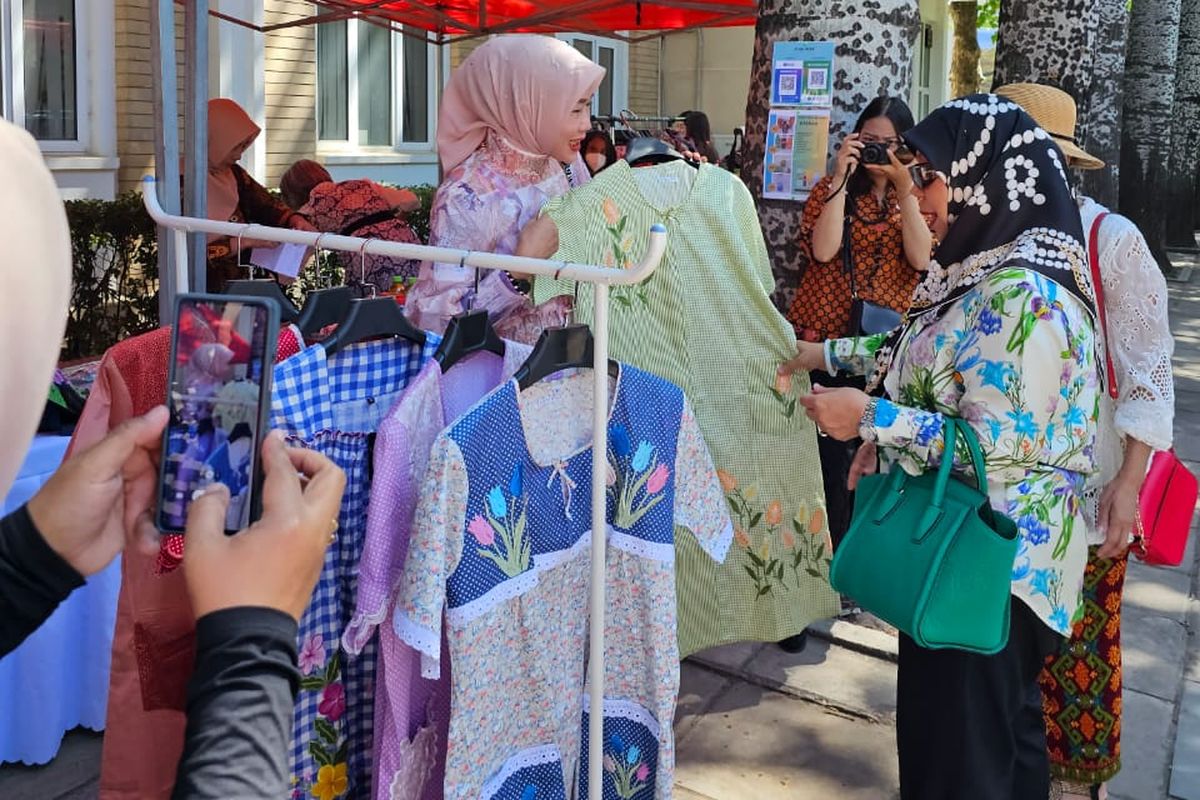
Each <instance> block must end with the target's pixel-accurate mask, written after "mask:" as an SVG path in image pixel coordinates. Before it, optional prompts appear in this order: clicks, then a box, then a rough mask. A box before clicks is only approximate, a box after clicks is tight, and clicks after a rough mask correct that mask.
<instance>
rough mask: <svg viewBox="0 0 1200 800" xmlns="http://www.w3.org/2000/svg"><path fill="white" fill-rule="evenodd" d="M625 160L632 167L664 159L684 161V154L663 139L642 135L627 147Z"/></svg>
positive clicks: (656, 162) (660, 161) (659, 162)
mask: <svg viewBox="0 0 1200 800" xmlns="http://www.w3.org/2000/svg"><path fill="white" fill-rule="evenodd" d="M625 160H626V161H628V162H629V165H630V166H631V167H641V166H646V165H647V164H661V163H663V162H664V161H682V160H683V155H682V154H681V153H680V152H679V151H678V150H676V149H675V148H674V147H671V145H669V144H667V143H666V142H664V141H662V140H661V139H655V138H653V137H650V136H641V137H639V138H637V139H634V140H633V141H631V142H630V143H629V145H628V147H626V148H625Z"/></svg>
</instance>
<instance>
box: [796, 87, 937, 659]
mask: <svg viewBox="0 0 1200 800" xmlns="http://www.w3.org/2000/svg"><path fill="white" fill-rule="evenodd" d="M912 126H913V117H912V112H911V111H909V109H908V106H907V105H905V103H904V101H903V100H901V99H900V98H898V97H877V98H875V100H873V101H872V102H871V104H870V105H868V106H867V107H866V109H865V110H864V111H863V112H862V115H861V116H859V118H858V123H857V124H856V125H855V126H854V132H853V133H851V134H850V135H848V136H847V137H846V138H845V140H843V142H842V144H841V147H839V148H838V154H837V159H836V161H835V162H834V169H833V172H832V173H831V174H829V175H827V176H825V177H824V178H822V179H821V180H820V182H818V183H817V185H816V186H815V187H814V188H813V191H812V194H811V195H809V198H808V202H807V204H806V205H805V207H804V217H803V219H802V220H801V223H800V242H799V246H800V254H801V261H802V271H801V275H800V285H799V286H798V287H797V290H796V297H795V300H794V301H793V302H792V305H791V308H790V309H789V310H788V319H789V320H790V321H791V322H792V324H793V325H794V326H795V328H796V335H797V337H798V338H800V339H802V340H804V341H810V342H821V341H824V340H826V339H837V338H839V337H842V336H855V335H858V334H860V333H868V334H870V333H881V332H883V331H885V330H890V329H891V328H893V327H895V326H896V325H898V324H899V323H900V315H901V314H902V313H903V312H904V311H905V310H907V309H908V303H909V299H910V298H911V297H912V293H913V290H914V289H915V288H916V286H917V282H918V280H919V278H920V275H921V273H922V272H924V271H925V269H926V268H927V267H928V266H929V257H930V254H931V253H932V251H933V248H934V247H935V246H936V245H937V241H938V236H939V235H940V234H943V233H945V231H946V218H945V214H944V212H942V213H941V214H939V213H938V212H936V211H933V210H932V209H937V208H941V209H945V207H946V184H945V183H944V181H943V179H942V178H940V177H939V176H938V174H937V172H936V171H934V170H933V168H932V167H930V166H929V165H928V164H921V165H918V166H911V167H910V166H906V165H905V164H903V163H902V162H901V161H900V159H899V158H898V157H897V155H898V154H897V149H898V148H899V147H900V146H901V141H900V135H901V134H902V133H904V132H905V131H907V130H908V129H909V128H911V127H912ZM905 152H906V151H901V155H903V154H904V153H905ZM924 208H928V209H931V210H930V211H928V212H926V211H924V210H923V209H924ZM810 377H811V378H812V380H813V382H814V383H817V384H820V385H822V386H826V387H834V386H855V387H857V388H862V386H863V380H862V379H861V378H858V377H853V378H845V377H840V378H839V377H835V376H831V375H829V374H827V373H825V372H823V371H820V370H817V371H815V372H813V373H812V374H811V376H810ZM817 443H818V445H819V448H820V453H821V468H822V471H823V472H824V477H825V498H826V504H827V506H828V508H827V511H828V513H829V531H830V535H831V536H832V537H833V542H834V546H835V547H836V546H837V543H838V542H839V541H840V540H841V537H842V535H843V534H844V533H845V532H846V527H847V526H848V525H849V522H850V509H851V495H850V491H849V489H847V486H846V482H847V477H848V475H849V472H850V463H851V460H852V458H853V456H854V453H855V450H856V449H857V442H838V441H835V440H833V439H829V438H826V437H821V438H820V439H819V440H818V442H817ZM781 645H782V646H783V647H784V649H786V650H792V651H795V650H798V649H800V648H801V647H802V646H803V642H802V640H800V639H794V640H785V641H784V642H782V643H781Z"/></svg>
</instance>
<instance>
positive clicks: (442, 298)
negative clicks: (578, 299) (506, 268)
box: [406, 34, 604, 343]
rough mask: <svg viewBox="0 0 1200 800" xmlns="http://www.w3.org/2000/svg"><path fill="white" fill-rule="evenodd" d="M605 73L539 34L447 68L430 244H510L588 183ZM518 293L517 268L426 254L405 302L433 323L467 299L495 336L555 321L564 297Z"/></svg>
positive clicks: (492, 43) (496, 249)
mask: <svg viewBox="0 0 1200 800" xmlns="http://www.w3.org/2000/svg"><path fill="white" fill-rule="evenodd" d="M603 78H604V69H603V68H602V67H599V66H597V65H596V64H594V63H592V62H591V61H590V60H588V59H587V58H586V57H584V56H583V55H582V54H580V53H579V51H578V50H576V49H575V48H573V47H571V46H570V45H569V44H567V43H566V42H562V41H559V40H557V39H553V38H550V37H548V36H533V35H528V34H516V35H508V36H497V37H495V38H493V39H489V40H488V41H487V42H486V43H484V44H483V45H482V46H481V47H479V49H478V50H475V51H474V52H473V53H471V55H469V56H467V58H466V60H465V61H463V63H462V65H461V66H459V68H458V69H457V70H455V71H454V73H453V74H452V75H451V76H450V82H449V83H448V84H447V85H446V90H445V93H444V95H443V100H442V105H441V110H440V112H439V116H438V129H437V142H438V157H439V158H440V159H441V162H442V167H443V168H444V169H445V170H446V175H445V178H444V179H443V180H442V184H441V186H439V187H438V191H437V195H436V197H435V198H434V202H433V210H432V211H431V212H430V223H429V226H430V234H429V243H430V244H432V245H437V246H439V247H452V248H462V249H465V250H481V251H487V252H492V253H512V252H514V250H515V249H516V246H517V239H518V237H519V235H520V233H521V230H522V228H524V227H525V225H526V223H528V222H529V221H530V220H532V219H534V218H535V217H536V216H537V214H538V212H539V211H540V210H541V208H542V206H543V205H544V204H545V202H546V201H547V200H549V199H550V198H552V197H557V196H559V195H561V194H565V193H566V192H567V191H568V190H569V189H570V188H571V187H572V186H573V185H575V186H577V185H581V184H583V183H586V182H587V181H588V180H590V176H589V174H588V168H587V166H586V165H585V164H584V162H583V159H582V157H581V156H580V146H581V145H582V143H583V137H584V134H585V133H587V131H588V129H589V128H590V127H591V98H592V95H593V94H595V92H596V89H597V88H598V87H599V86H600V81H601V80H602V79H603ZM564 165H566V166H565V167H564ZM476 278H478V287H479V288H478V292H476V291H475V290H474V286H475V285H476ZM528 292H529V286H528V283H527V282H526V281H524V280H522V279H521V278H520V277H519V276H518V277H514V276H511V275H508V274H506V273H503V272H498V271H488V272H486V274H483V275H479V276H476V274H475V270H473V269H471V268H468V267H463V266H460V265H458V264H436V263H429V262H426V263H424V264H422V265H421V275H420V278H418V280H417V283H416V285H415V286H413V288H412V289H411V290H410V291H409V293H408V305H407V307H406V311H407V313H408V314H409V316H410V317H411V318H412V320H413V322H414V323H415V324H417V325H418V326H420V327H422V328H425V329H427V330H432V331H435V332H441V331H443V330H445V327H446V323H447V322H448V321H449V320H450V318H451V317H452V316H454V315H455V314H459V313H461V312H463V311H465V310H467V308H469V307H471V306H472V305H473V306H474V307H475V308H481V309H486V310H487V311H488V312H489V313H490V314H491V316H492V320H493V322H494V323H495V324H496V328H497V331H498V332H499V333H500V334H501V335H502V336H505V337H506V338H510V339H514V340H518V341H524V342H529V343H532V342H533V341H536V339H537V337H538V335H539V334H540V333H541V331H542V329H543V328H545V327H547V326H549V325H558V324H561V323H562V321H563V319H564V317H565V312H566V308H567V306H568V305H569V301H568V300H567V299H566V298H556V299H555V300H552V301H549V302H547V303H546V304H544V305H543V306H541V307H537V308H535V307H534V306H533V304H532V303H531V302H530V300H529V297H528Z"/></svg>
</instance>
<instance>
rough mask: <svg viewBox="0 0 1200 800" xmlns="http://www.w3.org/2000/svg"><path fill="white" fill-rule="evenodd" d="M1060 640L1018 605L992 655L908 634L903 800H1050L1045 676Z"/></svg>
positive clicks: (902, 683)
mask: <svg viewBox="0 0 1200 800" xmlns="http://www.w3.org/2000/svg"><path fill="white" fill-rule="evenodd" d="M1060 642H1061V639H1060V638H1059V637H1058V636H1057V635H1056V634H1054V632H1052V631H1051V630H1050V629H1049V628H1047V627H1046V626H1045V624H1044V623H1042V622H1041V620H1039V619H1038V618H1037V616H1036V615H1035V614H1034V613H1033V612H1032V611H1031V610H1030V609H1029V607H1028V606H1026V605H1025V604H1024V603H1023V602H1021V601H1020V600H1015V599H1014V600H1013V603H1012V623H1011V630H1010V633H1009V637H1008V645H1007V646H1006V647H1005V648H1004V649H1003V650H1001V651H1000V652H999V653H996V654H995V655H992V656H982V655H976V654H974V653H967V652H964V651H962V650H927V649H925V648H923V647H920V646H919V645H917V644H916V642H914V641H913V640H912V639H910V638H909V637H908V636H905V635H904V634H900V670H899V678H898V682H897V687H896V744H897V748H898V750H899V755H900V796H901V798H903V800H1045V798H1046V797H1048V796H1049V793H1050V763H1049V759H1048V757H1047V755H1046V729H1045V727H1044V723H1043V721H1042V704H1041V690H1040V689H1039V688H1038V685H1037V676H1038V673H1039V672H1040V671H1041V669H1042V665H1043V664H1044V663H1045V660H1046V656H1047V655H1049V654H1050V653H1052V652H1055V648H1056V647H1057V646H1058V644H1059V643H1060Z"/></svg>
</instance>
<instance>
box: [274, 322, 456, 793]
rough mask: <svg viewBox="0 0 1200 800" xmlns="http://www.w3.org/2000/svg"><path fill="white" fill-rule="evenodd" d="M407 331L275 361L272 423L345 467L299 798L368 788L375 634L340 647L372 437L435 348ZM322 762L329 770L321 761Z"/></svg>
mask: <svg viewBox="0 0 1200 800" xmlns="http://www.w3.org/2000/svg"><path fill="white" fill-rule="evenodd" d="M438 342H439V338H438V337H437V336H434V335H432V334H431V335H429V337H428V339H427V341H426V342H425V344H424V346H418V345H416V344H413V343H412V342H408V341H405V340H401V339H396V340H386V341H378V342H366V343H363V344H358V345H354V346H352V347H348V348H346V349H345V350H343V351H341V352H339V353H337V354H336V355H335V356H333V357H332V358H331V359H328V360H327V359H326V357H325V350H324V348H322V347H321V346H320V345H316V346H313V347H310V348H308V349H306V350H304V351H303V352H301V353H299V354H297V355H295V356H292V357H291V358H289V359H287V360H286V361H283V362H281V363H280V364H277V365H276V366H275V388H274V392H273V394H272V398H271V412H272V426H273V427H275V428H279V429H281V430H283V431H284V433H286V434H287V436H288V440H289V442H290V443H291V444H293V445H295V446H300V447H307V448H310V449H313V450H316V451H318V452H320V453H323V454H324V455H326V456H327V457H329V458H330V459H332V460H333V462H334V463H336V464H337V465H338V466H339V467H341V468H342V469H343V470H345V471H346V495H345V497H344V499H343V500H342V507H341V511H340V513H339V515H338V525H339V530H338V536H337V541H336V543H335V544H334V545H333V546H332V547H330V548H329V552H328V553H327V554H326V556H325V567H324V569H323V570H322V571H321V578H320V580H319V581H318V583H317V588H316V591H315V592H314V593H313V599H312V602H311V603H310V604H309V606H308V610H307V611H305V612H304V617H303V618H302V619H301V620H300V637H299V649H300V667H301V672H302V673H303V675H302V679H301V686H300V694H299V696H298V697H297V698H296V714H295V719H294V723H293V728H292V753H291V768H292V780H293V793H292V796H293V797H294V798H301V797H304V798H308V797H312V796H313V792H312V788H313V787H314V786H316V785H318V784H323V785H324V786H325V787H328V786H329V785H330V784H331V783H332V784H333V785H334V786H337V785H338V784H340V783H341V780H342V777H343V776H345V778H346V779H347V780H348V788H347V791H346V793H345V794H344V795H338V796H344V797H361V798H367V797H369V796H370V768H371V754H372V741H371V734H372V727H373V723H374V716H373V715H374V706H375V702H374V691H373V688H374V680H375V659H376V654H375V643H374V642H371V643H370V644H369V645H368V646H367V648H365V649H364V650H363V652H362V654H361V655H359V656H358V657H356V658H354V659H353V660H348V659H347V658H346V656H345V654H344V653H343V652H342V651H341V649H340V647H339V641H340V638H341V635H342V632H343V631H344V630H345V629H346V625H347V624H348V623H349V621H350V617H351V615H352V614H353V612H354V604H355V596H356V593H357V590H358V577H357V573H358V562H359V558H360V556H361V555H362V545H363V536H364V533H365V530H366V520H367V502H368V499H369V493H370V478H369V473H368V465H369V461H370V454H369V452H368V450H369V446H370V436H371V434H373V433H374V432H375V430H376V428H377V427H378V425H379V423H380V422H381V421H382V420H383V418H384V417H385V416H386V415H387V413H388V411H390V410H391V408H392V405H393V404H394V403H395V401H396V400H397V399H399V397H400V395H401V393H402V392H403V390H404V388H405V387H406V386H407V385H408V383H409V381H411V380H412V379H413V378H415V377H416V376H417V373H418V372H420V370H421V367H422V366H424V364H425V362H426V361H428V360H429V359H430V358H431V357H432V356H433V353H434V351H435V350H436V349H437V345H438ZM322 767H329V768H330V769H326V770H322Z"/></svg>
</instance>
